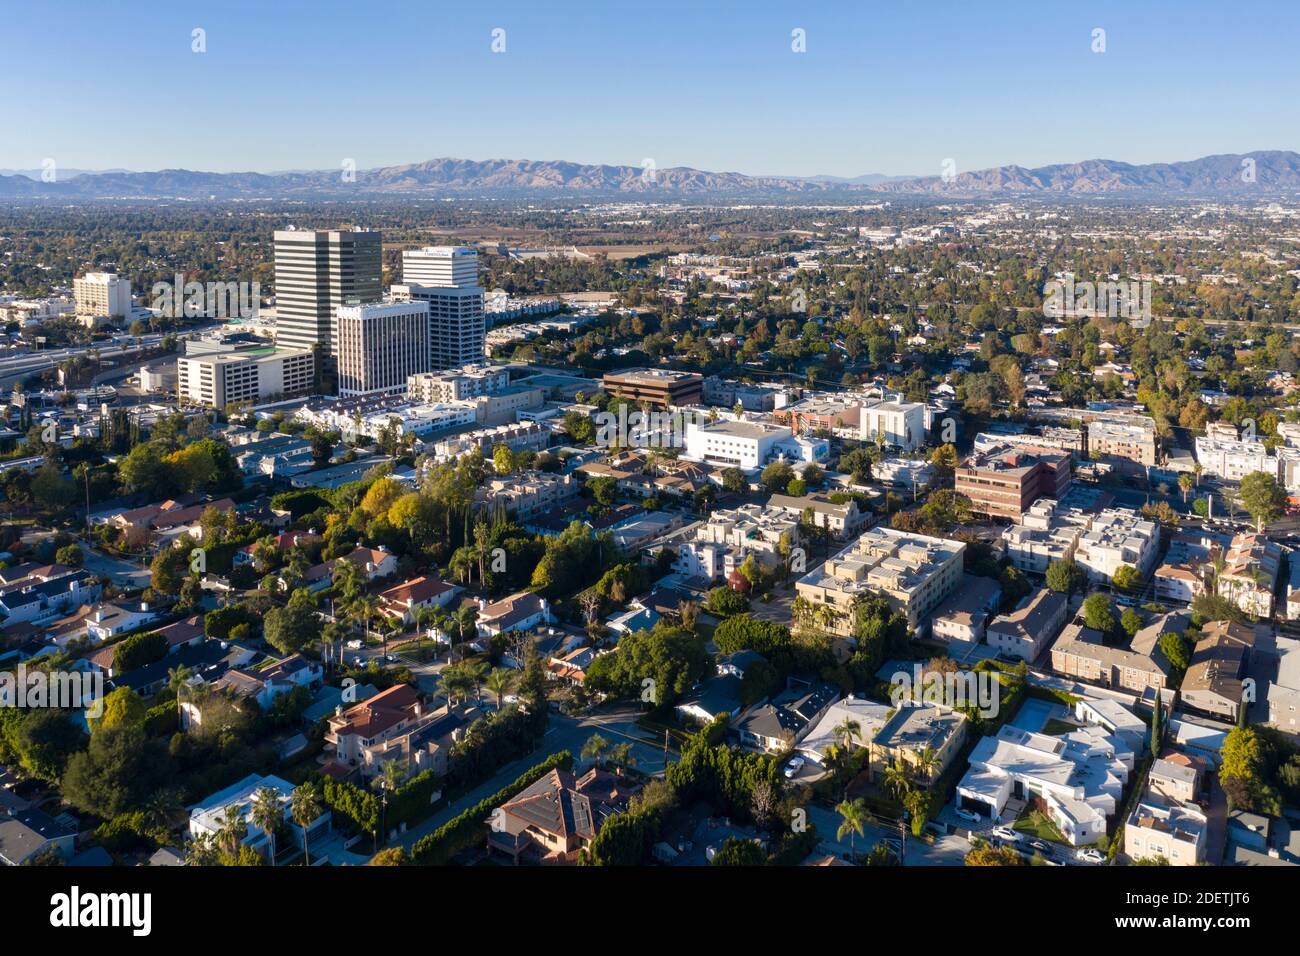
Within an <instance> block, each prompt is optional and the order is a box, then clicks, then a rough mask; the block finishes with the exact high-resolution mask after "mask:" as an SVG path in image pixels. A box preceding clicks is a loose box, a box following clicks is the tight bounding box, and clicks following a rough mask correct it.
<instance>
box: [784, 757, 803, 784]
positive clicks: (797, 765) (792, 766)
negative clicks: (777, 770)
mask: <svg viewBox="0 0 1300 956" xmlns="http://www.w3.org/2000/svg"><path fill="white" fill-rule="evenodd" d="M803 765H804V759H803V757H791V758H790V759H789V761H787V763H786V765H785V778H786V779H787V780H789V779H790V778H791V777H793V776H794V775H795V774H797V773H798V772H799V771H800V770H802V769H803Z"/></svg>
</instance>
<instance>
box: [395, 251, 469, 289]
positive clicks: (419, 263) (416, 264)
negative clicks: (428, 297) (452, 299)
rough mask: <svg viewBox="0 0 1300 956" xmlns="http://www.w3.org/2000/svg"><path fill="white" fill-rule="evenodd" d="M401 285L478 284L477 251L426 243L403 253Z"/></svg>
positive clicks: (453, 286) (460, 286)
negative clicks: (427, 244) (421, 246)
mask: <svg viewBox="0 0 1300 956" xmlns="http://www.w3.org/2000/svg"><path fill="white" fill-rule="evenodd" d="M402 283H403V285H423V286H438V287H442V288H462V289H468V288H476V287H477V286H478V251H477V250H476V249H470V248H469V247H467V246H425V247H424V248H423V249H407V250H406V251H404V252H403V253H402Z"/></svg>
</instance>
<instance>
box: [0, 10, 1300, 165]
mask: <svg viewBox="0 0 1300 956" xmlns="http://www.w3.org/2000/svg"><path fill="white" fill-rule="evenodd" d="M138 9H139V11H140V12H139V14H138V15H132V16H122V15H115V16H107V17H106V16H104V15H103V11H102V8H100V7H98V6H95V5H92V4H90V3H89V2H84V0H69V2H66V3H62V4H60V5H59V6H58V8H57V15H52V14H51V12H50V10H49V9H48V8H34V7H24V8H16V9H14V10H12V11H11V12H10V14H9V15H8V17H7V19H6V31H5V32H6V40H7V41H8V43H7V44H6V58H7V65H8V67H9V68H8V69H7V70H6V71H5V74H4V75H3V77H0V125H2V126H3V128H4V129H5V130H6V133H7V135H6V136H5V137H4V138H3V141H0V168H10V169H39V168H40V167H41V165H42V163H43V162H44V161H45V160H47V159H53V160H54V161H55V162H56V163H57V164H58V166H59V167H60V168H61V169H72V168H77V169H117V168H126V169H132V170H141V171H148V170H157V169H164V168H185V169H193V170H204V171H212V172H236V171H257V172H273V171H282V170H295V169H330V168H338V167H339V165H340V164H341V163H343V162H345V161H348V160H351V161H353V162H355V164H356V168H358V169H362V170H364V169H370V168H375V167H381V166H392V165H401V164H404V163H413V162H421V161H424V160H428V159H433V158H439V157H458V158H465V159H473V160H486V159H535V160H565V161H572V162H579V163H605V164H611V165H626V166H639V165H642V163H643V162H644V161H645V160H651V161H653V163H654V164H655V166H657V167H658V168H667V167H672V166H689V167H693V168H696V169H702V170H709V171H716V172H723V171H735V172H742V173H746V174H750V175H763V176H814V175H832V176H841V177H855V176H861V175H867V174H885V175H893V176H927V175H937V174H939V173H940V171H941V168H942V164H943V163H944V161H945V160H948V159H951V160H952V161H953V163H954V164H955V167H956V169H957V170H959V171H969V170H976V169H983V168H988V167H993V166H1001V165H1007V164H1017V165H1021V166H1026V167H1035V166H1043V165H1049V164H1054V163H1071V162H1076V161H1081V160H1087V159H1095V158H1104V159H1113V160H1120V161H1124V162H1129V163H1134V164H1141V163H1151V162H1176V161H1180V160H1191V159H1196V158H1199V157H1202V156H1206V155H1212V154H1217V153H1237V152H1248V151H1252V150H1263V149H1300V134H1298V133H1297V132H1296V130H1297V128H1300V124H1298V123H1297V120H1300V97H1297V96H1296V92H1297V91H1296V86H1297V82H1298V81H1297V79H1296V78H1295V73H1294V70H1293V68H1292V62H1293V38H1294V37H1295V36H1296V35H1297V27H1300V8H1296V7H1292V6H1288V5H1281V4H1272V3H1267V2H1262V0H1260V2H1241V3H1235V4H1232V5H1230V6H1225V5H1223V4H1216V3H1209V2H1187V3H1172V2H1152V3H1146V4H1141V5H1133V4H1122V3H1113V2H1101V3H1093V4H1088V5H1086V6H1085V5H1082V4H1080V5H1071V6H1069V7H1064V6H1061V7H1058V6H1056V5H1043V4H1034V3H1029V2H1019V0H1016V2H1008V3H1002V4H999V5H997V7H996V8H995V9H994V8H987V7H980V6H974V7H972V6H967V5H962V4H959V3H956V2H938V3H930V4H926V5H924V6H908V7H905V8H898V7H895V6H883V5H882V6H871V7H865V8H864V7H863V6H862V5H858V4H853V5H849V4H828V5H825V6H818V7H815V8H806V7H802V6H800V5H797V4H791V3H771V2H760V3H755V4H747V5H746V6H745V8H744V11H743V14H744V15H743V16H741V15H740V11H738V10H736V9H727V10H722V9H713V8H711V7H709V6H708V5H703V4H698V3H685V2H679V0H665V2H661V3H656V4H654V5H653V6H645V7H633V8H626V7H622V6H615V7H608V8H607V7H604V6H599V5H595V4H591V5H578V4H571V5H568V6H566V7H564V8H557V7H548V8H541V7H539V6H538V5H535V4H523V3H503V4H497V5H494V6H493V7H492V8H491V9H482V8H478V7H474V6H469V5H438V6H434V5H428V4H403V3H397V4H388V5H385V6H384V7H382V8H379V7H369V8H368V7H365V6H358V5H356V4H354V3H343V2H337V0H324V2H320V3H314V4H312V5H311V6H310V8H307V7H300V6H293V5H288V6H284V7H280V6H268V5H265V4H253V3H251V2H240V0H234V2H224V3H221V4H219V5H218V4H214V5H212V6H211V9H208V10H205V9H204V8H203V5H193V6H186V7H184V8H179V7H175V8H174V7H171V6H164V5H157V6H156V7H153V8H152V9H149V8H148V5H143V4H142V5H140V8H138ZM134 12H135V11H133V13H134ZM1098 29H1100V30H1104V31H1105V34H1104V47H1105V49H1104V52H1094V48H1095V47H1098V46H1099V45H1100V42H1099V41H1100V39H1101V37H1100V35H1096V37H1095V36H1094V31H1096V30H1098ZM195 30H201V31H203V32H202V33H201V34H198V35H197V38H196V35H195V33H194V31H195ZM796 30H802V31H804V32H803V34H802V35H801V37H792V32H793V31H796ZM494 31H504V32H503V33H494ZM801 42H802V45H803V46H804V48H805V52H795V51H794V49H793V47H796V46H798V45H800V43H801ZM494 45H495V47H496V49H499V50H502V52H494V51H493V50H494ZM196 46H198V47H202V48H203V49H204V51H203V52H194V49H193V48H194V47H196Z"/></svg>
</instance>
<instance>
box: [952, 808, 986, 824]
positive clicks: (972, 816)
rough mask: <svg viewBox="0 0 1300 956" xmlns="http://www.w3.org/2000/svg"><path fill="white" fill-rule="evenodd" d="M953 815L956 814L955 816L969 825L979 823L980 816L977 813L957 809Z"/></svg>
mask: <svg viewBox="0 0 1300 956" xmlns="http://www.w3.org/2000/svg"><path fill="white" fill-rule="evenodd" d="M953 813H955V814H957V816H959V817H961V818H962V819H963V820H966V821H968V822H970V823H979V822H980V815H979V814H978V813H972V812H971V811H970V810H961V809H957V810H954V811H953Z"/></svg>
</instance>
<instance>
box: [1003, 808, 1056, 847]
mask: <svg viewBox="0 0 1300 956" xmlns="http://www.w3.org/2000/svg"><path fill="white" fill-rule="evenodd" d="M1012 829H1014V830H1016V831H1017V832H1019V833H1028V834H1029V835H1031V836H1036V837H1038V838H1039V839H1040V840H1051V841H1053V842H1055V843H1064V842H1065V835H1064V834H1062V833H1061V831H1060V830H1058V829H1057V827H1056V824H1055V823H1053V822H1052V821H1051V818H1050V817H1048V816H1047V814H1045V813H1043V812H1042V811H1041V810H1026V811H1025V812H1024V813H1023V814H1021V815H1020V818H1019V819H1018V820H1016V822H1015V823H1014V824H1013V826H1012Z"/></svg>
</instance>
